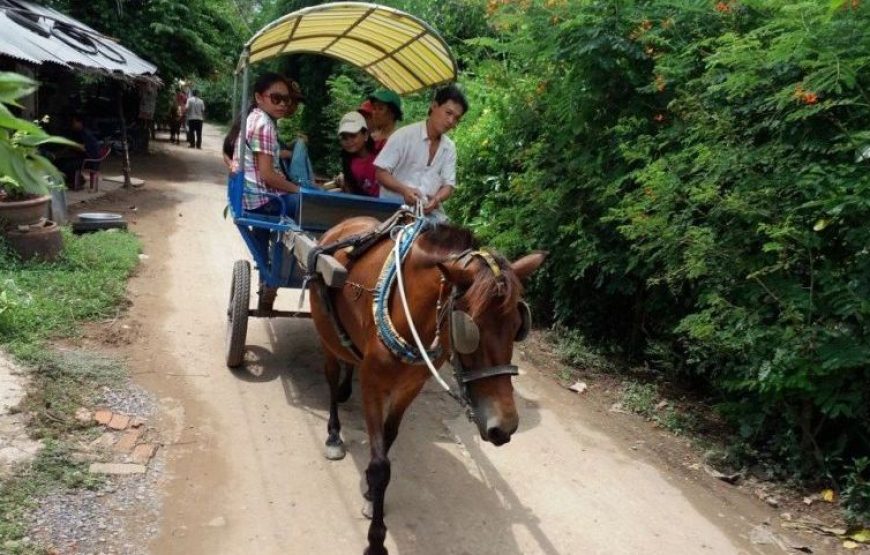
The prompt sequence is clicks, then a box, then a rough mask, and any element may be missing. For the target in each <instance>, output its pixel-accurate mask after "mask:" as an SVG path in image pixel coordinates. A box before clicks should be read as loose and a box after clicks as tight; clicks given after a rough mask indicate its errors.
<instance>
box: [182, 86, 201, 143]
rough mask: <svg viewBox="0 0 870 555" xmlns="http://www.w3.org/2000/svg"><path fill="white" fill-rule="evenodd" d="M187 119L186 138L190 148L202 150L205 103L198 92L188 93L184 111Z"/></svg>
mask: <svg viewBox="0 0 870 555" xmlns="http://www.w3.org/2000/svg"><path fill="white" fill-rule="evenodd" d="M184 113H185V117H186V119H187V137H188V139H187V140H188V142H189V146H190V148H193V147H196V148H202V120H203V118H204V116H205V102H203V101H202V99H201V98H200V97H199V91H197V90H196V89H194V90H193V91H191V92H190V98H188V99H187V105H186V106H185V109H184Z"/></svg>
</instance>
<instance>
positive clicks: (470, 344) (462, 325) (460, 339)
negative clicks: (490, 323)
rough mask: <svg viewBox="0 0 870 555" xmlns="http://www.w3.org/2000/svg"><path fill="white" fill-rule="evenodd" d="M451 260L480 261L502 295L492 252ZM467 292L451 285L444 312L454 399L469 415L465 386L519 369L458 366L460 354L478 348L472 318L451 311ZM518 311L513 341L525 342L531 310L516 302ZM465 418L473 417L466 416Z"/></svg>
mask: <svg viewBox="0 0 870 555" xmlns="http://www.w3.org/2000/svg"><path fill="white" fill-rule="evenodd" d="M452 258H453V259H455V260H456V261H458V262H461V263H462V264H463V266H468V264H470V263H471V261H472V260H474V259H475V258H480V259H481V260H483V262H484V263H485V264H486V265H487V266H488V267H489V269H490V270H491V271H492V273H493V274H494V275H495V278H496V280H497V281H498V287H499V292H500V293H501V294H504V287H505V280H506V277H505V275H504V273H503V272H502V270H501V268H500V267H499V265H498V262H497V261H496V259H495V257H494V256H493V255H492V253H489V252H487V251H483V250H467V251H464V252H462V253H459V254H457V255H455V256H454V257H452ZM467 291H468V290H467V289H459V288H456V287H455V286H454V289H453V292H452V294H451V296H450V302H449V304H448V306H447V309H448V311H449V313H450V315H451V318H450V350H451V353H452V354H451V360H450V364H451V366H453V375H454V377H455V379H456V383H457V384H458V386H459V398H458V400H459V401H460V403H461V404H462V405H464V406H465V408H466V409H467V410H468V411H469V412H473V409H472V408H471V407H472V404H471V398H470V393H469V385H470V384H471V383H473V382H476V381H478V380H482V379H485V378H492V377H495V376H516V375H518V374H519V369H518V368H517V366H516V365H514V364H499V365H496V366H488V367H484V368H466V367H465V366H464V365H463V364H462V360H461V355H463V354H465V355H470V354H473V353H474V352H476V351H477V350H478V349H479V348H480V328H479V327H478V326H477V324H476V323H475V322H474V319H473V318H472V317H471V315H470V314H468V313H467V312H464V311H461V310H456V309H455V306H456V303H457V301H458V300H459V299H460V298H462V297H463V296H464V295H465V293H466V292H467ZM519 310H520V315H521V318H522V325H521V326H520V329H519V330H518V331H517V334H516V336H515V337H514V341H515V342H516V341H522V340H523V339H525V338H526V337H527V336H528V332H529V328H530V327H531V311H530V310H529V306H528V304H526V302H525V301H523V300H520V301H519ZM469 416H473V415H472V414H470V415H469Z"/></svg>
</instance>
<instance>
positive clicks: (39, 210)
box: [0, 195, 51, 229]
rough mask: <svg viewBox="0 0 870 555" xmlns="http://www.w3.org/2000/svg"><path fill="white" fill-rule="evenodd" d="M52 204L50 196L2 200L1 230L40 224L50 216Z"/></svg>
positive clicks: (0, 204)
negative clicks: (49, 209)
mask: <svg viewBox="0 0 870 555" xmlns="http://www.w3.org/2000/svg"><path fill="white" fill-rule="evenodd" d="M50 202H51V197H50V196H48V195H44V196H41V197H34V198H29V199H25V200H2V199H0V229H6V228H10V227H11V228H15V227H17V226H19V225H32V224H38V223H39V220H40V219H42V218H44V217H46V216H47V215H48V203H50Z"/></svg>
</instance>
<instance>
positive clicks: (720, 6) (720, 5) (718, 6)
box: [716, 2, 731, 13]
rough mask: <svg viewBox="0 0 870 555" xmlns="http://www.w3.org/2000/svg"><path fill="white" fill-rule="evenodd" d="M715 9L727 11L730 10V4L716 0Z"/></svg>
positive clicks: (722, 11)
mask: <svg viewBox="0 0 870 555" xmlns="http://www.w3.org/2000/svg"><path fill="white" fill-rule="evenodd" d="M716 11H717V12H719V13H728V12H730V11H731V4H729V3H727V2H718V3H717V4H716Z"/></svg>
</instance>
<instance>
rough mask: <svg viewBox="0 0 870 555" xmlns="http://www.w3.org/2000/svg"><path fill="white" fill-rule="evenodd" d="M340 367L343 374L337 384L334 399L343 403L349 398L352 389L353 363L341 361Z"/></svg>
mask: <svg viewBox="0 0 870 555" xmlns="http://www.w3.org/2000/svg"><path fill="white" fill-rule="evenodd" d="M341 369H342V370H344V374H343V376H342V378H341V383H340V384H339V386H338V397H337V398H336V400H337V401H338V402H339V403H344V402H346V401H347V400H348V399H350V394H351V391H352V389H353V364H350V363H347V362H342V363H341Z"/></svg>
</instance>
